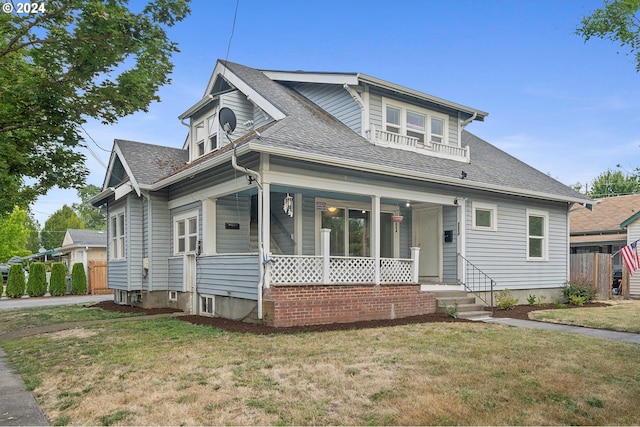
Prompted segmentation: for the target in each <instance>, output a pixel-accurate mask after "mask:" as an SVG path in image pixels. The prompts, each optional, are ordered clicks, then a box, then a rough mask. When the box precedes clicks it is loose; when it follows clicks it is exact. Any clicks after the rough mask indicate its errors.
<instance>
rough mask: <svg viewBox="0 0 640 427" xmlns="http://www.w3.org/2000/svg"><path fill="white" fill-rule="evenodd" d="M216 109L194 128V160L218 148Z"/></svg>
mask: <svg viewBox="0 0 640 427" xmlns="http://www.w3.org/2000/svg"><path fill="white" fill-rule="evenodd" d="M217 112H218V109H217V108H216V109H215V110H214V111H213V114H211V115H208V116H206V119H204V120H202V121H200V122H197V123H196V125H195V127H194V132H193V134H194V137H195V141H194V159H196V158H198V157H202V156H204V155H205V154H207V153H209V152H211V151H214V150H217V149H218V148H220V145H219V141H218V114H217Z"/></svg>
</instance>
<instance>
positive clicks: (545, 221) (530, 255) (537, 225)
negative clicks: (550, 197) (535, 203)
mask: <svg viewBox="0 0 640 427" xmlns="http://www.w3.org/2000/svg"><path fill="white" fill-rule="evenodd" d="M548 247H549V214H548V213H547V212H546V211H538V210H533V209H527V260H529V261H546V260H547V259H548V251H549V250H548Z"/></svg>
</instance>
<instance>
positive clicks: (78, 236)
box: [56, 228, 107, 293]
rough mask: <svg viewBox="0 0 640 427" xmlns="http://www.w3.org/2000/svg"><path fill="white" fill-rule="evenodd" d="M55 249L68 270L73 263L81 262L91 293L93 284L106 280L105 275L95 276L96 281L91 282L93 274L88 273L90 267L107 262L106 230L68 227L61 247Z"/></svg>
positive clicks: (69, 270)
mask: <svg viewBox="0 0 640 427" xmlns="http://www.w3.org/2000/svg"><path fill="white" fill-rule="evenodd" d="M56 251H58V252H60V253H61V254H62V257H61V258H62V259H61V261H62V262H63V263H64V265H65V267H66V268H67V271H68V272H71V268H72V267H73V265H74V264H76V263H82V265H83V266H84V272H85V274H86V276H87V281H88V285H89V291H90V292H91V293H93V290H94V289H93V288H94V287H96V286H95V285H97V284H99V283H104V282H105V281H106V277H104V278H103V277H100V278H96V281H97V282H98V283H92V277H93V276H94V275H91V274H89V273H90V268H91V267H93V266H96V264H104V263H106V262H107V232H106V231H101V230H77V229H72V228H69V229H67V232H66V233H65V235H64V239H63V240H62V247H60V248H57V249H56ZM103 268H104V267H103ZM105 271H106V270H105Z"/></svg>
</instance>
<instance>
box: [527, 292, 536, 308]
mask: <svg viewBox="0 0 640 427" xmlns="http://www.w3.org/2000/svg"><path fill="white" fill-rule="evenodd" d="M527 303H528V304H529V305H534V304H535V303H536V296H535V295H533V294H529V296H528V297H527Z"/></svg>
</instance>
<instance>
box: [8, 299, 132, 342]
mask: <svg viewBox="0 0 640 427" xmlns="http://www.w3.org/2000/svg"><path fill="white" fill-rule="evenodd" d="M143 314H144V313H127V314H125V313H116V312H113V311H106V310H102V309H100V308H97V307H91V306H90V305H86V304H74V305H60V306H51V307H34V308H29V309H22V308H14V309H9V310H0V336H1V335H3V334H6V333H9V332H15V331H19V330H22V329H26V328H37V327H40V326H47V325H54V324H58V323H67V322H84V321H88V320H103V319H114V318H118V317H129V316H141V315H143Z"/></svg>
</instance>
